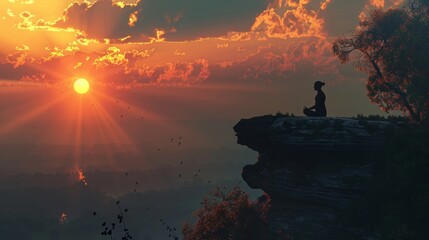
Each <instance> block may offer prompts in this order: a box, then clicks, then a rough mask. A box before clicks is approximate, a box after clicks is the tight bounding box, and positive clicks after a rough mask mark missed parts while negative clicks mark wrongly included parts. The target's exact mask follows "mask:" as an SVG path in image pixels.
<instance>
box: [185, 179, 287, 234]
mask: <svg viewBox="0 0 429 240" xmlns="http://www.w3.org/2000/svg"><path fill="white" fill-rule="evenodd" d="M201 204H202V205H203V206H202V208H200V209H198V210H197V211H196V212H195V213H194V215H195V216H196V217H197V218H198V220H197V223H196V224H195V226H192V225H191V224H189V223H185V225H184V227H183V229H182V233H183V239H184V240H199V239H206V240H221V239H222V240H228V239H231V240H232V239H234V240H241V239H242V240H248V239H260V240H264V239H266V240H268V239H270V240H275V239H287V236H282V235H281V234H274V233H272V232H271V231H270V230H269V229H268V225H267V219H266V214H267V211H268V208H269V201H268V200H266V201H256V202H251V201H250V200H249V196H248V195H247V194H246V193H245V192H243V191H241V190H240V188H239V187H235V188H234V189H233V190H232V191H230V192H227V193H225V192H223V191H222V190H221V189H220V188H217V189H216V190H215V191H213V192H212V193H211V196H210V197H208V198H206V199H204V200H203V201H202V203H201Z"/></svg>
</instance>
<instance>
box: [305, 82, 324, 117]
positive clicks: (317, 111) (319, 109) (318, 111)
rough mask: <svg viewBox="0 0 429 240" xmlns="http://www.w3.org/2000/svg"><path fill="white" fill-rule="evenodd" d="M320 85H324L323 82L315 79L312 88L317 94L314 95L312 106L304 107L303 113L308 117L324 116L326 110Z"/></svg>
mask: <svg viewBox="0 0 429 240" xmlns="http://www.w3.org/2000/svg"><path fill="white" fill-rule="evenodd" d="M322 86H325V83H324V82H320V81H317V82H315V83H314V90H316V91H317V95H316V97H315V102H316V103H315V104H314V106H312V107H310V108H307V107H304V111H303V112H304V114H305V115H306V116H308V117H326V115H327V111H326V106H325V101H326V96H325V93H324V92H323V91H322Z"/></svg>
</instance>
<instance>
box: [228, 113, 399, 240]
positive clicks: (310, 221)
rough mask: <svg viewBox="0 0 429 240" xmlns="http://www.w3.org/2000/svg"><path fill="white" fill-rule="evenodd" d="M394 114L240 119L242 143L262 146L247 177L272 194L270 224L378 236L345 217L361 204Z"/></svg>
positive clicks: (310, 233) (336, 235)
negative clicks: (376, 117)
mask: <svg viewBox="0 0 429 240" xmlns="http://www.w3.org/2000/svg"><path fill="white" fill-rule="evenodd" d="M396 127H397V125H394V124H393V123H390V122H387V121H367V120H357V119H351V118H307V117H278V116H263V117H255V118H251V119H243V120H241V121H240V122H239V123H238V124H237V125H236V126H235V127H234V131H235V132H236V135H237V139H238V141H237V142H238V143H239V144H241V145H245V146H247V147H249V148H251V149H253V150H255V151H257V152H258V153H259V157H258V161H257V162H256V163H255V164H253V165H247V166H245V167H244V168H243V172H242V177H243V179H244V180H245V181H246V182H247V184H248V185H249V186H250V187H251V188H254V189H261V190H263V191H264V192H265V193H266V194H268V196H269V197H270V200H271V208H270V211H269V224H270V226H271V228H272V229H273V230H274V231H279V230H282V231H285V232H288V233H290V234H291V235H292V236H293V239H296V240H301V239H305V240H306V239H374V238H375V237H374V236H372V234H371V232H370V231H368V230H366V229H363V228H358V227H355V226H353V224H352V223H349V222H347V221H344V219H351V218H353V217H354V216H347V214H349V212H350V211H349V210H350V209H351V208H354V207H362V206H359V203H360V202H361V201H360V199H362V198H364V197H365V192H366V190H367V186H368V183H369V180H370V178H371V176H372V172H373V169H374V161H372V160H373V159H374V157H377V154H378V153H379V152H380V149H382V148H383V145H384V143H385V136H386V134H387V132H388V130H389V129H394V128H396Z"/></svg>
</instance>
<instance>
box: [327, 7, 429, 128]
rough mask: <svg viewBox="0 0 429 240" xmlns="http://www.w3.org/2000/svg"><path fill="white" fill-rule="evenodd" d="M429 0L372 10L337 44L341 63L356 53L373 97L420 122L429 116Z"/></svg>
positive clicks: (376, 100)
mask: <svg viewBox="0 0 429 240" xmlns="http://www.w3.org/2000/svg"><path fill="white" fill-rule="evenodd" d="M428 7H429V0H414V1H411V2H409V4H408V5H407V6H406V7H402V8H396V9H389V10H387V11H383V10H382V9H377V10H373V11H372V12H371V13H370V14H369V16H368V17H367V19H365V20H364V21H362V22H360V23H359V26H358V27H357V28H356V30H355V32H354V33H353V34H352V35H351V36H349V37H340V38H338V39H336V40H335V41H334V43H333V47H332V48H333V52H334V54H335V55H336V56H337V57H338V58H339V59H340V61H341V63H346V62H348V61H349V60H350V58H351V55H352V53H357V55H354V56H353V57H355V58H354V59H355V64H356V65H355V66H356V68H357V69H358V70H360V71H363V72H366V73H367V74H368V80H367V90H368V97H369V98H370V99H371V101H372V102H374V103H376V104H378V105H379V106H380V108H381V109H382V110H384V111H386V112H388V111H389V110H400V111H402V112H404V113H408V115H409V117H410V118H411V120H413V121H414V122H415V123H418V124H421V123H423V122H426V121H428V120H429V119H428V116H429V61H428V59H427V58H428V57H429V11H428Z"/></svg>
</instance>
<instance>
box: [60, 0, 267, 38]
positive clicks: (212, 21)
mask: <svg viewBox="0 0 429 240" xmlns="http://www.w3.org/2000/svg"><path fill="white" fill-rule="evenodd" d="M267 4H268V3H267V2H266V1H261V0H217V1H209V0H175V1H170V0H142V1H139V2H138V3H137V4H135V5H125V6H123V7H121V6H118V5H116V4H112V1H111V0H99V1H96V2H95V3H93V4H90V3H87V2H84V3H74V4H72V5H71V6H70V7H69V8H68V9H67V10H66V11H65V13H64V19H61V20H59V21H57V23H56V26H57V27H64V28H66V27H73V28H77V29H80V30H83V31H85V32H86V33H87V34H88V37H92V38H97V39H104V38H108V39H118V38H124V37H126V36H131V37H132V38H134V39H140V40H144V39H146V40H147V37H146V38H145V36H151V37H153V36H156V30H157V29H158V30H161V29H162V30H164V31H165V36H164V37H166V39H167V40H189V39H197V38H200V37H212V36H221V35H223V34H226V33H227V32H230V31H247V30H249V29H250V27H251V26H252V24H253V21H254V19H255V17H256V16H257V15H258V14H259V13H260V12H262V11H263V10H264V9H265V8H266V6H267ZM130 16H135V17H137V21H135V20H133V21H130ZM131 22H132V23H131Z"/></svg>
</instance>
